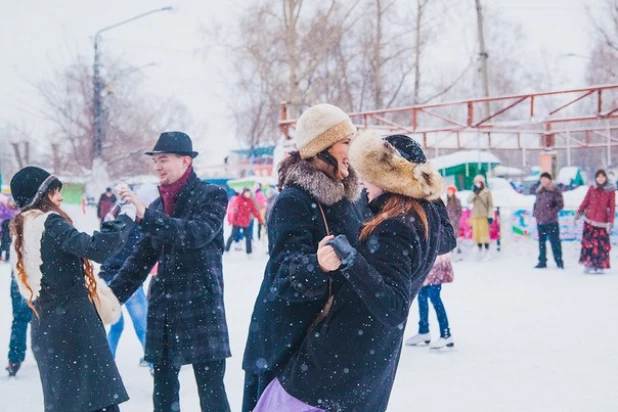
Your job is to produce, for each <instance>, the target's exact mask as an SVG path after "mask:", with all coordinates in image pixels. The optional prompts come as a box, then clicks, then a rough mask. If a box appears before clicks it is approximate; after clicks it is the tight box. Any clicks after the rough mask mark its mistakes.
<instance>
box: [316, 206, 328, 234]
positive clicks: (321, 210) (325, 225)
mask: <svg viewBox="0 0 618 412" xmlns="http://www.w3.org/2000/svg"><path fill="white" fill-rule="evenodd" d="M318 207H319V208H320V213H321V214H322V220H323V221H324V227H325V228H326V235H327V236H330V228H329V227H328V221H327V220H326V214H325V213H324V208H323V207H322V205H321V204H320V203H319V202H318Z"/></svg>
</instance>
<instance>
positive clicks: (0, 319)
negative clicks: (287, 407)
mask: <svg viewBox="0 0 618 412" xmlns="http://www.w3.org/2000/svg"><path fill="white" fill-rule="evenodd" d="M74 212H75V211H74ZM73 215H74V216H78V215H76V214H75V213H73ZM76 221H77V225H78V226H80V227H82V228H90V229H92V228H93V226H95V223H94V222H93V220H92V219H91V218H83V217H81V216H78V217H77V218H76ZM564 247H565V264H566V267H567V269H566V270H565V271H560V270H558V269H555V268H550V269H547V270H541V271H538V270H534V269H532V267H533V266H534V265H535V264H536V247H535V245H534V244H533V243H532V241H529V240H522V241H520V242H509V241H508V240H505V241H504V243H503V250H502V252H499V253H498V252H494V254H493V255H494V259H493V260H492V261H490V262H486V263H478V262H476V261H475V260H474V258H473V256H472V255H473V253H474V250H473V249H468V252H469V256H467V257H466V259H465V260H464V261H463V262H457V263H455V271H456V277H455V282H454V283H452V284H450V285H445V286H444V287H443V300H444V303H445V305H446V308H447V312H448V316H449V320H450V322H451V328H452V332H453V336H454V339H455V343H456V345H455V348H454V349H452V350H444V351H438V352H435V351H430V350H429V349H427V348H410V347H404V348H403V353H402V356H401V362H400V365H399V371H398V375H397V380H396V382H395V387H394V389H393V392H392V396H391V402H390V407H389V411H393V412H407V411H435V412H442V411H444V412H454V411H474V412H477V411H481V412H483V411H525V412H528V411H532V412H537V411H538V412H548V411H556V412H558V411H560V412H563V411H586V412H596V411H599V412H605V411H617V410H618V391H617V390H616V385H618V350H617V349H616V348H618V326H617V320H618V299H616V296H617V295H618V269H612V270H611V271H609V273H608V274H606V275H603V276H600V275H595V276H593V275H583V274H582V271H581V269H580V267H579V266H578V265H577V258H578V252H579V250H578V247H577V245H576V244H564ZM612 259H613V262H614V264H615V265H618V254H616V253H615V251H614V252H612ZM265 262H266V255H265V253H264V245H258V246H257V250H256V253H255V255H254V258H253V259H252V260H248V259H247V258H246V256H245V255H244V253H242V252H233V253H232V254H230V255H228V256H226V257H225V261H224V267H225V272H224V275H225V281H226V290H225V298H226V301H225V303H226V309H227V316H228V324H229V330H230V339H231V346H232V352H233V357H232V358H231V359H230V360H229V361H228V364H227V374H226V385H227V392H228V396H229V399H230V402H231V405H232V410H233V411H239V410H240V404H241V398H242V384H243V373H242V371H241V368H240V365H241V359H242V353H243V348H244V345H245V339H246V333H247V330H248V321H249V317H250V314H251V310H252V307H253V303H254V300H255V296H256V294H257V291H258V288H259V285H260V281H261V277H262V271H263V268H264V265H265ZM617 267H618V266H617ZM0 295H1V296H2V298H1V299H0V349H2V350H6V349H7V348H8V339H9V330H10V322H11V305H10V299H9V267H8V264H6V263H0ZM125 320H126V321H127V323H126V324H125V334H124V335H123V337H122V340H121V342H120V346H119V349H118V354H117V363H118V365H119V368H120V372H121V374H122V377H123V380H124V383H125V385H126V387H127V390H128V392H129V395H130V396H131V400H130V401H129V402H127V403H125V404H123V405H122V410H123V411H128V412H143V411H148V410H151V408H152V403H151V391H152V379H151V377H150V374H149V372H148V369H147V368H141V367H139V366H138V360H139V358H140V356H142V354H141V348H140V345H139V343H138V341H137V339H136V338H135V335H134V333H133V330H132V327H131V325H130V323H129V318H128V317H125ZM430 320H431V322H432V326H431V327H432V331H433V332H436V331H437V330H438V328H437V324H436V320H435V314H434V312H433V310H432V309H431V311H430ZM417 321H418V310H417V306H416V302H415V303H414V305H413V307H412V310H411V314H410V319H409V323H408V327H407V330H406V337H408V336H410V335H412V334H414V333H416V327H417ZM351 339H353V337H351ZM2 356H6V355H4V354H3V355H2ZM5 359H6V358H5ZM2 365H4V364H2ZM1 372H3V371H1ZM59 384H62V383H59ZM376 384H379V382H376ZM181 408H182V410H183V411H186V412H193V411H199V403H198V399H197V393H196V389H195V384H194V380H193V374H192V371H191V369H190V368H189V367H185V368H183V370H182V372H181ZM39 410H42V394H41V388H40V382H39V378H38V372H37V369H36V363H35V362H34V359H33V356H32V354H31V353H30V352H29V353H28V354H27V359H26V362H25V363H24V365H23V367H22V370H21V371H20V372H19V374H18V376H17V378H11V379H9V378H7V377H5V376H4V375H3V374H0V412H30V411H39Z"/></svg>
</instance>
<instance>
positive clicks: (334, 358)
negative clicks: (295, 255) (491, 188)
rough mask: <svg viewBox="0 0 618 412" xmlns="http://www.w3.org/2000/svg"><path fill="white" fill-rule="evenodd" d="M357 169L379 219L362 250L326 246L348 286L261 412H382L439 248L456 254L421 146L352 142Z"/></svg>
mask: <svg viewBox="0 0 618 412" xmlns="http://www.w3.org/2000/svg"><path fill="white" fill-rule="evenodd" d="M350 161H351V162H352V165H353V166H354V167H355V169H356V170H358V172H359V174H360V176H361V178H362V180H363V183H364V185H365V188H366V191H367V196H368V201H369V208H370V209H371V210H372V212H373V218H372V219H371V220H369V221H367V222H366V223H365V225H364V226H363V227H362V229H361V231H360V239H359V240H358V245H357V246H356V247H354V246H352V245H351V244H350V242H349V241H348V239H347V238H346V237H344V236H338V237H336V238H334V239H333V236H329V237H326V238H324V239H323V240H322V242H320V245H319V246H318V250H317V256H318V264H319V265H320V266H321V267H323V268H324V269H325V270H326V271H328V272H332V271H335V270H339V271H340V272H341V274H342V275H343V276H342V278H343V283H342V284H341V285H340V286H339V287H338V288H337V289H335V290H334V291H333V293H334V302H333V306H332V308H330V310H328V309H325V313H324V315H323V317H319V318H318V319H317V322H316V323H315V324H314V325H313V326H312V328H311V329H310V330H309V331H308V332H307V333H306V337H305V339H304V341H303V343H302V345H301V346H300V347H299V349H298V350H297V352H296V353H295V354H294V355H293V356H292V359H291V361H290V362H288V364H287V366H286V367H285V369H284V370H283V372H282V373H280V374H279V375H278V376H277V379H275V380H274V381H273V382H272V383H271V384H270V385H269V386H268V388H267V389H266V391H265V392H264V394H263V395H262V398H261V399H260V401H259V403H258V405H257V406H256V408H255V409H254V412H275V411H301V410H302V411H324V410H327V411H372V412H382V411H385V410H386V409H387V406H388V401H389V397H390V393H391V389H392V386H393V382H394V379H395V375H396V372H397V366H398V362H399V357H400V353H401V345H402V341H403V333H404V332H403V331H404V328H405V324H406V320H407V318H408V313H409V310H410V305H411V304H412V301H413V300H414V297H415V295H416V293H417V292H418V290H419V288H420V287H421V285H422V283H423V280H424V279H425V277H426V276H427V273H428V272H429V270H430V269H431V267H432V265H433V262H434V260H435V258H436V255H437V254H438V252H439V247H440V245H441V244H444V245H447V244H451V245H453V246H454V239H441V225H442V223H441V221H442V220H441V213H440V211H439V208H442V209H444V205H443V204H442V203H441V202H440V203H439V204H437V203H434V201H436V200H438V199H439V196H440V194H441V192H442V187H441V186H442V178H441V177H440V175H439V174H438V173H437V172H436V171H435V170H433V169H432V168H431V166H430V165H429V164H427V163H426V162H427V159H426V157H425V154H424V153H423V151H422V149H421V147H420V145H418V143H416V142H415V141H413V140H412V139H410V138H409V137H407V136H403V135H395V136H389V137H387V138H385V139H383V138H382V137H381V136H379V135H377V134H376V133H375V132H373V131H368V132H365V133H363V134H361V135H359V136H358V137H357V138H356V139H355V140H354V141H353V143H352V145H351V148H350ZM444 214H446V210H444ZM446 224H447V225H449V224H448V223H446ZM450 236H451V237H453V234H452V231H451V232H450ZM406 252H407V253H406Z"/></svg>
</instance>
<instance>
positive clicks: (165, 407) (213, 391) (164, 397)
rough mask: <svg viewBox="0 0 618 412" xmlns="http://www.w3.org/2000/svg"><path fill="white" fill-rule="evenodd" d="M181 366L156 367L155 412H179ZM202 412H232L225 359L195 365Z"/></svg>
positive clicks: (194, 369) (194, 370) (194, 371)
mask: <svg viewBox="0 0 618 412" xmlns="http://www.w3.org/2000/svg"><path fill="white" fill-rule="evenodd" d="M179 373H180V366H173V365H169V364H162V365H154V392H153V396H152V398H153V403H154V411H155V412H178V411H180V395H179V390H180V382H179V381H178V374H179ZM193 373H194V374H195V380H196V382H197V390H198V394H199V396H200V407H201V410H202V412H229V410H230V404H229V403H228V400H227V394H226V393H225V386H224V385H223V376H224V375H225V360H219V361H213V362H206V363H197V364H193Z"/></svg>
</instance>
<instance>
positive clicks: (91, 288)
mask: <svg viewBox="0 0 618 412" xmlns="http://www.w3.org/2000/svg"><path fill="white" fill-rule="evenodd" d="M59 190H60V187H56V188H55V189H53V190H51V191H49V192H48V193H46V194H44V195H43V196H42V197H41V200H39V201H38V202H36V203H35V204H34V205H32V206H28V207H26V208H24V209H22V210H21V211H20V212H19V214H18V215H17V216H15V218H14V219H13V220H12V221H11V226H10V232H11V236H12V237H13V242H14V245H15V252H16V254H17V264H16V265H15V266H16V269H17V277H18V278H19V280H20V282H21V284H22V285H23V286H24V287H25V288H26V289H27V290H28V291H29V292H30V297H29V298H28V306H30V309H32V311H33V312H34V313H35V315H36V316H37V318H38V317H39V313H38V312H37V310H36V308H35V307H34V305H33V304H32V298H33V296H34V291H33V290H32V288H31V287H30V285H28V275H27V274H26V269H25V267H24V262H23V255H22V251H21V249H22V246H23V244H24V213H25V212H28V211H30V210H40V211H41V212H43V213H47V212H54V213H57V214H59V215H60V216H61V217H62V218H63V219H65V220H66V221H67V222H69V224H70V225H71V226H73V221H72V220H71V218H70V217H69V215H67V214H66V213H65V212H64V211H63V210H62V209H60V208H59V207H58V206H56V205H55V204H54V203H53V202H52V201H51V200H50V199H49V194H54V193H56V192H57V191H59ZM82 268H83V271H84V278H85V285H86V290H88V296H90V300H92V301H93V302H94V300H95V299H97V300H98V299H99V296H98V295H97V282H96V280H95V277H94V269H93V267H92V263H90V261H89V260H88V259H86V258H83V259H82Z"/></svg>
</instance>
